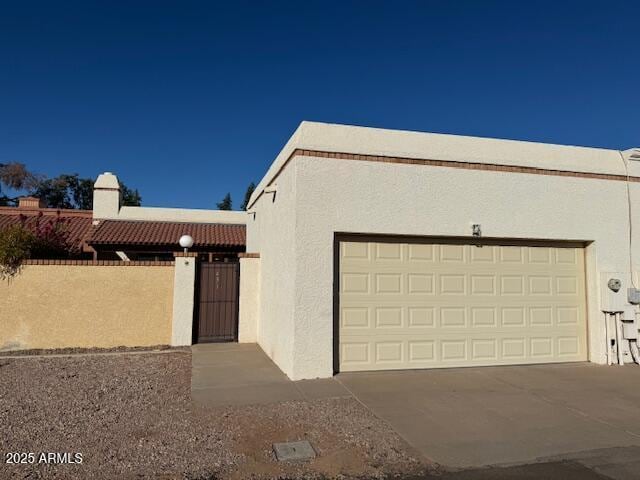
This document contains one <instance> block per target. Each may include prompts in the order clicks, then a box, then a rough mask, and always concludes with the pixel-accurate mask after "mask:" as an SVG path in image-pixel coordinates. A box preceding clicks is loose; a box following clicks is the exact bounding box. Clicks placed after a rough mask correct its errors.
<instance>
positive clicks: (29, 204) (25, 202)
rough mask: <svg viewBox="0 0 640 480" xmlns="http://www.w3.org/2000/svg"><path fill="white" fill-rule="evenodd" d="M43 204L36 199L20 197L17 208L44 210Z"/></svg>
mask: <svg viewBox="0 0 640 480" xmlns="http://www.w3.org/2000/svg"><path fill="white" fill-rule="evenodd" d="M45 207H46V205H45V203H44V202H43V201H42V200H40V199H39V198H36V197H20V198H19V199H18V208H45Z"/></svg>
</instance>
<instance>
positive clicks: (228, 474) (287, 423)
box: [0, 351, 425, 479]
mask: <svg viewBox="0 0 640 480" xmlns="http://www.w3.org/2000/svg"><path fill="white" fill-rule="evenodd" d="M190 382H191V355H190V352H188V351H176V352H172V353H165V354H148V355H145V354H138V355H127V354H122V355H114V356H75V357H57V358H47V357H34V358H22V359H2V360H0V428H1V429H2V435H1V437H0V452H2V462H3V463H2V465H1V466H0V478H64V479H68V478H119V479H120V478H123V479H129V478H136V479H139V478H164V479H173V478H187V479H215V478H221V479H222V478H224V479H227V478H228V479H243V478H326V477H328V478H344V477H357V478H382V477H385V476H395V475H411V474H417V473H420V472H421V471H422V470H423V469H424V468H425V466H424V465H422V464H421V463H419V462H418V461H417V460H416V459H415V458H414V457H412V455H411V453H409V452H410V451H409V449H408V447H407V446H406V444H404V442H403V441H402V440H401V439H400V438H399V437H398V436H397V435H396V434H395V433H394V432H393V431H392V430H391V429H390V428H389V427H388V426H387V425H386V424H384V423H383V422H382V421H380V420H379V419H377V418H376V417H374V416H373V415H372V414H371V413H370V412H369V411H367V410H366V409H365V408H364V407H362V406H361V405H360V404H359V403H357V402H356V401H355V400H353V399H349V398H347V399H344V398H342V399H330V400H322V401H316V402H287V403H279V404H272V405H255V406H249V407H233V408H231V407H230V408H217V409H213V408H204V407H198V406H194V405H193V404H192V402H191V398H190ZM304 438H306V439H309V440H310V441H311V443H312V444H313V445H314V447H315V448H316V451H317V453H318V458H316V459H315V460H312V461H310V462H305V463H297V464H283V463H278V462H276V460H275V458H274V455H273V453H272V451H271V444H272V443H273V442H280V441H287V440H300V439H304ZM8 452H34V453H35V454H36V464H32V465H28V464H27V465H7V464H6V463H5V461H6V454H7V453H8ZM41 452H61V453H62V452H69V453H70V454H72V455H73V454H74V453H81V454H82V463H81V464H62V465H52V464H37V461H38V459H39V454H40V453H41Z"/></svg>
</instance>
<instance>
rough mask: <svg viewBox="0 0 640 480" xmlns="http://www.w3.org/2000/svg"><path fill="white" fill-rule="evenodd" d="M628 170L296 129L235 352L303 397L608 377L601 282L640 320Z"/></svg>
mask: <svg viewBox="0 0 640 480" xmlns="http://www.w3.org/2000/svg"><path fill="white" fill-rule="evenodd" d="M635 157H636V155H634V151H633V150H628V151H626V152H619V151H616V150H604V149H597V148H584V147H573V146H561V145H546V144H538V143H529V142H519V141H510V140H495V139H485V138H472V137H461V136H453V135H439V134H429V133H419V132H405V131H393V130H381V129H375V128H362V127H353V126H344V125H332V124H321V123H310V122H303V123H302V124H301V125H300V126H299V128H298V129H297V130H296V131H295V133H294V134H293V136H292V137H291V139H290V140H289V141H288V142H287V144H286V145H285V146H284V148H283V149H282V151H281V152H280V154H279V155H278V156H277V158H276V159H275V161H274V162H273V165H272V166H271V167H270V168H269V170H268V172H267V173H266V175H265V177H264V178H263V179H262V181H261V182H260V184H259V185H258V188H257V189H256V191H255V193H254V195H253V197H252V198H251V202H250V208H249V212H248V213H249V215H248V217H249V218H248V220H247V246H246V248H247V252H249V253H254V254H259V258H252V259H246V263H247V265H245V267H244V268H245V270H246V271H247V272H249V273H247V274H246V275H244V277H243V276H242V275H241V279H242V280H241V283H242V284H243V285H244V289H241V308H242V305H243V304H244V305H245V307H244V309H245V310H244V311H245V312H250V314H246V315H244V317H243V315H242V311H241V319H240V321H241V332H240V339H241V341H242V339H243V338H246V339H249V340H250V341H251V340H255V341H257V342H258V343H259V344H260V345H261V347H262V348H263V349H264V351H265V352H266V353H267V354H268V355H269V356H270V357H271V358H272V359H273V360H274V361H275V362H276V364H277V365H278V366H279V367H280V368H281V369H282V370H283V371H284V372H285V373H286V374H287V375H288V376H289V377H290V378H292V379H296V380H297V379H304V378H313V377H328V376H331V375H333V374H334V373H335V372H338V371H356V370H386V369H408V368H409V369H410V368H435V367H437V368H440V367H458V366H484V365H509V364H527V363H550V362H567V361H583V360H590V361H592V362H597V363H603V362H605V361H606V351H607V348H606V347H605V344H606V341H605V314H604V313H603V310H611V309H612V308H614V307H613V306H611V305H609V302H610V294H611V291H610V290H609V289H608V287H607V280H608V279H610V278H617V279H619V280H620V281H621V283H622V289H621V290H620V295H624V299H623V300H622V301H620V302H619V304H618V305H616V306H615V308H616V309H620V310H622V311H624V312H625V313H624V314H623V315H624V317H625V318H626V319H627V320H633V319H635V315H636V309H637V307H635V306H634V305H632V304H630V303H629V302H628V301H627V298H626V289H627V288H628V287H631V286H632V285H633V284H634V283H635V285H636V286H638V270H640V228H639V227H638V226H637V225H633V227H635V228H632V225H631V224H630V222H633V221H634V217H637V210H638V207H640V162H638V161H636V159H635ZM255 256H257V255H255ZM249 263H251V265H250V266H248V264H249ZM249 269H250V270H249ZM616 298H618V297H616ZM620 298H622V297H620ZM616 301H617V300H616ZM635 330H636V333H637V327H636V328H635ZM624 355H626V356H627V357H629V356H630V352H628V351H625V352H624ZM629 358H630V357H629Z"/></svg>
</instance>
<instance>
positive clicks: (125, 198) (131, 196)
mask: <svg viewBox="0 0 640 480" xmlns="http://www.w3.org/2000/svg"><path fill="white" fill-rule="evenodd" d="M91 188H92V191H93V184H92V185H91ZM120 189H121V191H122V205H125V206H127V207H139V206H140V205H142V197H141V196H140V192H138V189H137V188H136V189H131V188H129V187H127V186H126V185H125V184H124V183H120ZM92 199H93V197H92Z"/></svg>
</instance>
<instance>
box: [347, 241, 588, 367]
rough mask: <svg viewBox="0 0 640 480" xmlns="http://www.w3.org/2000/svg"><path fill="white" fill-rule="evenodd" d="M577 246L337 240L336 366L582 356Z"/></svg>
mask: <svg viewBox="0 0 640 480" xmlns="http://www.w3.org/2000/svg"><path fill="white" fill-rule="evenodd" d="M583 256H584V251H583V249H581V248H559V247H530V246H499V245H491V246H488V245H485V246H482V247H477V246H474V245H455V244H416V243H376V242H341V243H340V274H339V282H340V290H339V291H340V299H339V302H340V303H339V307H340V310H339V311H340V324H339V333H338V335H339V362H340V371H357V370H390V369H407V368H430V367H459V366H480V365H508V364H526V363H550V362H568V361H583V360H586V359H587V347H586V343H587V342H586V311H585V287H584V259H583Z"/></svg>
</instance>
